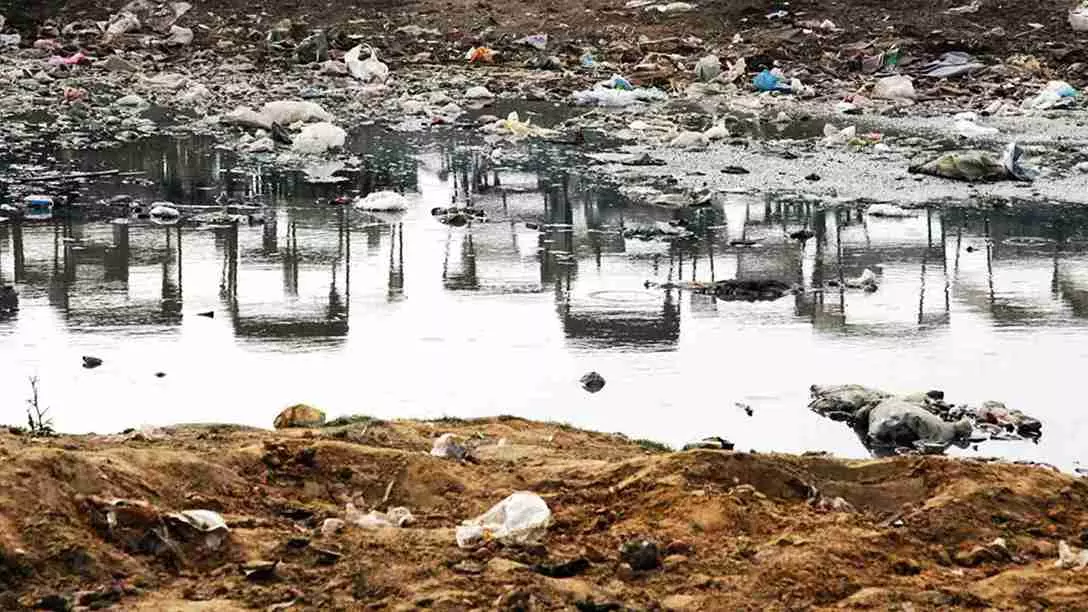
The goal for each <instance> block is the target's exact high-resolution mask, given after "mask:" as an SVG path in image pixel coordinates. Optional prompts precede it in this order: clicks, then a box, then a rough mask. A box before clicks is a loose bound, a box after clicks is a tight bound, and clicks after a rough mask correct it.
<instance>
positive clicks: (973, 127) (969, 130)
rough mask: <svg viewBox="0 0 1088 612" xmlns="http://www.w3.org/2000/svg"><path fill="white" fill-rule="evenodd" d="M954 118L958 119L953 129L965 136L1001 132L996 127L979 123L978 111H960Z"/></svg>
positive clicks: (988, 134) (974, 136)
mask: <svg viewBox="0 0 1088 612" xmlns="http://www.w3.org/2000/svg"><path fill="white" fill-rule="evenodd" d="M953 119H955V120H956V123H955V124H954V125H953V126H952V129H953V130H955V132H956V133H957V134H959V135H960V136H962V137H964V138H981V137H983V136H994V135H996V134H997V133H998V132H999V130H998V129H997V128H995V127H987V126H983V125H979V124H978V115H977V114H976V113H960V114H958V115H956V116H955V117H953Z"/></svg>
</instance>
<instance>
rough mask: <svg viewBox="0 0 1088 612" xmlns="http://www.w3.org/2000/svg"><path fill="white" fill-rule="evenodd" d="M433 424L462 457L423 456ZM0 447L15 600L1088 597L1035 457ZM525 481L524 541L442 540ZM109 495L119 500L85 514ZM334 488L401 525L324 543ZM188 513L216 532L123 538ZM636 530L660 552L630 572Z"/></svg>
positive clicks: (544, 605) (1051, 601)
mask: <svg viewBox="0 0 1088 612" xmlns="http://www.w3.org/2000/svg"><path fill="white" fill-rule="evenodd" d="M444 433H452V434H455V435H456V436H458V438H459V439H461V440H465V441H466V442H465V443H466V444H468V445H470V446H472V447H473V452H472V454H473V460H472V462H464V461H457V460H454V459H446V458H439V457H433V456H430V455H429V454H428V452H427V451H428V450H429V449H430V448H431V445H432V444H431V443H432V442H433V440H434V439H436V438H437V437H438V436H439V435H440V434H444ZM0 453H2V454H3V456H4V457H5V461H4V462H3V463H2V464H0V480H2V481H3V482H5V483H8V484H7V485H6V486H5V488H4V492H3V494H0V516H4V517H5V522H4V524H3V525H4V528H3V531H2V532H0V534H2V537H3V540H2V542H0V550H2V555H0V583H2V584H3V586H4V588H3V591H4V595H3V597H4V607H5V609H11V610H16V609H31V608H34V607H35V606H39V607H40V606H47V607H48V608H49V609H71V608H69V607H67V606H80V608H77V609H87V608H90V609H98V608H101V607H111V606H115V607H117V608H118V609H126V610H152V609H156V610H165V609H169V610H204V609H216V610H242V609H271V608H275V609H284V610H328V609H337V610H348V609H360V608H363V607H365V608H367V609H389V610H399V609H404V610H407V609H417V608H419V607H426V608H429V609H436V610H467V609H510V610H514V609H547V610H553V609H555V610H558V609H574V608H577V609H580V610H584V609H594V610H598V609H609V610H660V609H668V610H717V609H722V607H728V608H730V609H753V610H754V609H764V610H793V609H858V610H860V609H874V607H875V608H880V609H886V608H887V606H888V605H894V606H909V607H912V609H915V610H948V609H967V608H979V607H984V608H998V609H1030V608H1037V607H1059V608H1065V609H1075V608H1076V607H1077V606H1078V605H1080V604H1079V602H1080V601H1081V600H1082V598H1083V596H1084V593H1085V592H1086V590H1088V573H1085V572H1083V571H1077V570H1070V569H1061V568H1058V567H1055V562H1056V560H1057V558H1058V553H1057V549H1058V546H1059V543H1060V542H1062V541H1066V542H1068V543H1070V544H1072V545H1073V546H1074V549H1079V548H1080V547H1082V546H1084V545H1086V544H1088V541H1086V540H1088V514H1086V511H1085V510H1084V508H1085V507H1088V506H1086V502H1088V485H1086V484H1085V481H1084V480H1083V479H1075V478H1072V477H1070V476H1066V475H1063V474H1060V473H1057V472H1054V471H1052V470H1049V469H1045V468H1039V467H1031V466H1019V465H1012V464H1002V463H989V462H981V461H976V460H952V459H947V458H942V457H900V458H895V459H884V460H870V461H849V460H840V459H835V458H831V457H828V456H823V455H806V456H789V455H776V454H755V453H747V452H731V451H714V450H693V451H685V452H662V451H661V450H659V447H656V446H654V445H652V444H650V443H647V442H640V441H632V440H628V439H626V438H623V437H622V436H618V435H610V434H600V433H592V432H586V431H581V430H577V429H574V428H572V427H569V426H565V425H559V424H548V423H536V422H531V421H525V420H522V419H518V418H515V417H499V418H492V419H478V420H471V421H465V420H458V419H447V420H440V421H429V422H421V421H379V420H374V419H369V418H365V417H358V418H354V419H343V420H340V421H338V422H334V423H332V424H330V426H327V427H324V428H318V429H301V430H282V431H261V430H254V429H248V428H239V427H235V426H229V425H201V426H179V427H170V428H162V429H154V430H152V429H144V430H141V431H134V432H130V433H127V434H119V435H114V436H60V437H57V438H39V439H28V438H26V437H23V436H16V435H11V434H4V435H2V436H0ZM522 490H524V491H531V492H534V493H536V494H538V495H540V496H542V497H543V499H544V500H545V501H546V502H547V504H548V506H549V508H550V510H551V512H552V515H553V521H552V523H551V525H550V526H549V527H548V529H547V533H546V535H545V536H544V537H543V540H542V542H541V543H540V544H538V545H534V546H528V547H521V546H505V545H502V544H500V543H498V542H494V543H491V544H487V545H483V546H481V547H479V548H473V549H460V548H458V546H457V544H456V543H455V541H454V537H453V535H454V534H453V528H454V527H456V526H457V525H458V524H459V523H460V522H461V521H462V520H465V519H469V518H472V517H474V516H476V515H478V514H480V513H481V512H483V511H484V510H486V509H487V508H488V507H490V506H491V505H493V504H495V503H496V502H498V501H499V500H501V499H502V498H503V497H505V496H507V495H509V494H510V493H512V492H515V491H522ZM118 499H121V500H126V501H125V502H124V505H125V506H126V507H129V508H134V509H136V510H138V512H136V513H135V514H133V513H132V512H133V511H127V513H126V514H124V515H121V514H118V515H117V517H119V518H117V519H115V521H116V522H115V523H110V525H113V526H112V527H111V526H110V525H105V524H103V525H98V524H97V523H96V522H95V521H96V520H97V519H95V516H98V515H96V514H95V512H96V511H95V510H94V508H96V507H102V506H101V504H106V503H108V504H111V505H113V506H116V504H117V502H116V501H114V500H118ZM349 502H350V503H352V504H353V505H354V506H356V507H357V508H359V509H360V510H361V511H369V510H378V511H385V510H387V509H389V508H392V507H404V508H407V509H408V510H410V512H411V514H412V515H413V516H414V522H412V523H411V524H407V525H405V526H403V527H394V528H381V529H367V528H364V527H360V526H357V525H352V524H350V523H349V524H348V525H346V526H344V527H342V528H341V529H340V530H339V531H337V532H335V533H332V532H328V531H327V530H326V533H324V534H323V533H322V528H323V527H327V525H326V522H327V521H326V519H343V518H344V517H345V505H346V504H347V503H349ZM195 509H205V510H211V511H213V512H215V513H217V514H218V515H220V516H222V517H223V519H224V520H225V522H226V525H227V527H228V528H229V536H228V537H227V539H226V540H225V543H223V544H218V543H217V544H216V547H215V548H214V549H212V548H207V547H204V546H203V545H202V544H201V542H202V540H199V539H197V540H193V539H184V538H183V539H176V538H177V537H178V536H176V535H174V534H175V532H174V531H170V532H169V533H170V534H171V536H169V537H171V538H173V539H170V542H172V544H171V545H170V546H168V547H166V548H161V547H159V548H156V547H151V548H148V547H147V545H146V544H141V543H140V542H143V541H144V539H142V538H144V536H146V532H147V531H148V530H149V529H153V528H154V527H155V525H156V524H158V523H157V521H159V520H160V519H158V518H156V517H158V516H160V515H162V516H165V515H166V514H167V513H173V512H180V511H183V510H195ZM96 525H97V526H96ZM632 539H649V540H651V541H653V542H654V543H655V544H657V545H658V546H659V547H660V558H661V561H660V566H659V567H656V568H655V569H644V570H635V569H632V568H631V567H630V565H629V563H627V562H625V561H624V559H628V558H627V557H623V556H622V555H621V554H620V548H621V547H622V545H623V544H624V543H625V542H629V541H631V540H632ZM262 564H263V565H262ZM269 567H274V569H267V568H269ZM557 567H561V568H565V569H562V570H557V569H555V568H557ZM255 568H263V569H260V571H261V572H265V573H263V574H255V573H254V572H257V569H255ZM549 568H550V569H549ZM556 572H560V573H558V574H557V573H556ZM247 576H248V577H247ZM556 576H558V577H556Z"/></svg>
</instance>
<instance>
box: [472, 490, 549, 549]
mask: <svg viewBox="0 0 1088 612" xmlns="http://www.w3.org/2000/svg"><path fill="white" fill-rule="evenodd" d="M551 520H552V511H551V510H549V509H548V504H547V503H545V502H544V500H543V499H541V497H540V496H539V495H537V494H536V493H530V492H528V491H518V492H517V493H514V494H513V495H511V496H509V497H507V498H506V499H504V500H502V501H501V502H499V503H498V504H495V505H494V506H493V507H492V508H491V509H490V510H488V511H487V512H485V513H483V514H482V515H481V516H479V517H477V518H475V519H473V520H471V521H465V522H464V523H462V524H461V526H460V527H458V528H457V534H456V535H457V545H458V546H460V547H461V548H474V547H476V546H479V545H480V544H483V543H485V542H487V541H490V540H498V541H499V542H502V543H503V544H519V545H522V544H535V543H538V542H540V540H541V539H542V538H543V537H544V534H545V533H547V530H548V525H550V524H551Z"/></svg>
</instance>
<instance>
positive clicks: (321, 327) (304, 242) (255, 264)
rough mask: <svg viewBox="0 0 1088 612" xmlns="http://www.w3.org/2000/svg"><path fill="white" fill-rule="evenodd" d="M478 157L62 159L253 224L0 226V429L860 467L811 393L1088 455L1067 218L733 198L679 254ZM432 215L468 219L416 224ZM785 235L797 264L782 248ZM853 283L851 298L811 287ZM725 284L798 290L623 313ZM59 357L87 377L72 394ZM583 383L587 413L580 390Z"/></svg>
mask: <svg viewBox="0 0 1088 612" xmlns="http://www.w3.org/2000/svg"><path fill="white" fill-rule="evenodd" d="M492 112H494V111H493V110H492ZM477 145H478V143H476V142H475V141H474V140H473V139H472V137H471V136H470V135H468V134H465V133H461V132H458V131H457V130H450V131H448V132H446V133H444V135H443V136H441V137H440V138H438V139H434V136H433V135H430V136H424V135H419V134H416V135H412V134H392V133H389V132H386V131H376V130H372V131H363V132H360V133H359V134H357V135H356V137H355V139H354V141H353V143H352V147H353V150H354V151H355V152H356V153H358V155H359V157H360V160H361V163H360V166H359V167H358V168H357V169H356V170H354V171H351V172H347V173H344V176H345V177H346V178H347V181H346V182H345V183H341V184H340V185H335V186H330V185H310V184H307V183H306V182H304V180H303V177H302V176H301V175H300V174H293V173H288V174H278V173H276V172H274V171H272V169H270V168H264V167H260V166H259V165H258V166H245V167H243V166H239V165H237V162H236V160H234V159H233V158H232V157H231V156H230V155H229V154H227V153H225V152H222V151H218V150H216V149H215V148H214V147H212V145H211V142H210V141H209V140H205V139H202V138H199V137H194V138H189V139H184V140H170V139H152V140H147V141H141V142H140V143H137V144H132V145H129V146H126V147H124V148H121V149H116V150H109V151H90V152H80V153H78V154H76V153H70V152H58V153H56V155H57V157H58V159H59V161H60V162H61V164H60V165H62V166H65V167H68V168H70V169H71V170H73V171H74V170H83V171H93V170H102V169H104V168H110V169H117V170H120V171H122V172H129V171H142V172H143V173H144V174H143V175H141V176H139V177H132V176H129V177H105V178H102V179H101V180H98V181H97V182H93V183H87V184H85V183H82V182H77V183H75V184H73V185H71V187H70V190H71V196H72V198H73V201H75V202H77V203H78V202H92V201H97V200H104V199H109V198H110V197H112V196H115V195H117V194H127V195H132V196H134V197H137V198H141V199H145V200H150V199H167V200H170V201H172V202H175V203H177V204H180V205H194V206H200V205H211V204H212V203H214V202H215V201H216V199H217V198H219V197H220V196H221V194H226V195H227V197H229V198H231V199H232V200H234V201H235V202H236V203H237V204H240V205H243V206H249V207H253V210H254V211H255V213H256V214H255V217H257V218H255V220H254V221H255V222H254V223H253V224H248V223H243V224H241V225H239V226H236V227H230V228H219V229H197V228H190V227H182V228H178V227H161V226H154V225H151V224H143V223H132V224H131V225H129V226H128V227H127V229H125V228H124V227H123V226H117V225H114V224H111V223H109V219H110V218H112V217H114V216H117V214H119V213H120V214H123V213H124V210H123V208H122V210H120V211H116V210H111V211H108V212H105V213H94V212H91V211H87V212H81V213H78V214H72V215H59V216H58V217H57V218H55V219H53V220H51V221H47V222H37V223H26V224H23V225H21V226H19V225H11V224H0V283H4V284H8V283H13V284H14V285H15V286H16V288H17V289H18V291H19V293H20V294H21V296H22V309H21V311H20V312H19V313H18V314H17V316H15V317H12V318H9V319H7V320H3V321H0V346H3V347H4V350H0V384H2V385H3V386H4V388H5V389H7V390H8V393H7V396H6V397H7V398H8V401H6V402H4V403H3V405H2V406H0V422H10V423H20V422H22V421H23V420H24V417H23V414H22V402H21V400H22V399H23V394H24V391H29V385H28V383H27V377H28V376H32V375H37V376H39V377H40V379H41V385H42V392H43V400H44V403H45V404H47V405H48V406H50V407H51V408H52V414H53V416H54V419H55V420H56V425H57V426H58V428H60V429H62V430H66V431H91V430H94V431H98V432H110V431H119V430H121V429H124V428H126V427H132V426H137V425H140V424H145V423H146V424H168V423H176V422H193V421H231V422H238V423H244V424H250V425H257V426H266V427H267V426H269V425H270V424H271V418H272V416H273V415H274V414H275V413H276V412H277V411H278V410H279V409H280V408H281V407H283V406H286V405H289V404H292V403H295V402H302V401H304V402H309V403H313V404H315V405H318V406H321V407H322V408H324V409H325V410H326V411H327V412H328V413H329V415H330V417H332V416H337V415H342V414H350V413H366V414H370V415H373V416H377V417H382V418H390V417H440V416H444V415H449V416H458V417H473V416H490V415H495V414H516V415H521V416H525V417H528V418H534V419H543V420H554V421H564V422H570V423H573V424H576V425H579V426H583V427H588V428H592V429H598V430H604V431H623V432H624V433H627V434H629V435H631V436H633V437H639V438H654V439H659V440H662V441H665V442H668V443H670V444H673V445H680V444H682V443H683V442H685V441H689V440H692V439H697V438H702V437H704V436H707V435H721V436H724V437H726V438H729V439H730V440H733V441H734V442H736V443H737V447H738V448H739V449H745V450H747V449H749V448H754V449H759V450H768V451H769V450H777V451H787V452H803V451H811V450H827V451H831V452H833V453H836V454H839V455H844V456H854V457H860V456H865V449H864V448H863V447H862V446H861V445H860V444H859V443H858V440H857V438H856V437H855V436H854V435H853V434H852V433H851V432H849V431H847V430H846V428H843V427H842V426H841V425H839V424H837V423H834V422H830V421H828V420H826V419H823V418H821V417H819V416H818V415H815V414H812V413H810V412H809V411H808V410H807V408H806V405H807V403H808V389H809V385H811V384H813V383H824V384H830V383H847V382H858V383H863V384H866V385H869V386H873V387H877V388H882V389H886V390H888V391H893V392H911V391H917V390H926V389H933V388H938V389H944V390H945V391H946V393H947V394H948V397H949V398H950V399H951V400H952V401H956V402H964V403H981V402H982V401H983V400H987V399H996V400H1001V401H1004V402H1005V403H1007V404H1008V405H1009V406H1010V407H1011V408H1020V409H1022V410H1024V411H1025V412H1027V413H1029V414H1031V415H1033V416H1036V417H1038V418H1039V419H1040V420H1042V421H1043V423H1044V436H1043V438H1042V440H1041V441H1040V442H1039V443H1038V444H1032V443H992V444H988V445H985V446H983V447H982V449H981V452H982V453H984V454H988V455H1001V456H1005V457H1009V458H1013V459H1032V460H1042V461H1048V462H1051V463H1054V464H1056V465H1059V466H1062V467H1063V468H1065V469H1071V466H1072V465H1073V464H1074V462H1075V461H1077V460H1079V459H1082V458H1083V457H1082V445H1081V444H1080V443H1079V437H1080V436H1079V432H1081V431H1084V430H1085V429H1086V428H1088V417H1086V415H1085V413H1084V411H1083V410H1082V409H1080V408H1079V407H1077V406H1076V405H1074V404H1071V403H1070V402H1069V399H1068V398H1069V397H1070V396H1072V394H1071V392H1070V378H1069V377H1070V376H1072V375H1073V374H1074V373H1075V372H1077V371H1079V370H1082V369H1084V368H1085V367H1086V366H1088V349H1084V348H1083V347H1085V346H1088V272H1085V270H1088V265H1086V264H1088V212H1082V211H1077V210H1068V209H1066V210H1063V211H1061V213H1060V214H1059V213H1058V212H1057V211H1053V210H1048V209H1045V208H1037V209H1025V210H1017V211H998V212H991V213H988V214H984V213H981V212H966V211H956V210H952V211H947V212H938V211H936V210H929V211H926V210H922V211H919V212H918V214H917V215H915V216H913V217H907V218H897V219H892V218H875V217H870V216H867V215H865V214H863V212H862V211H860V210H857V209H840V210H838V211H824V210H819V209H818V208H816V207H814V206H813V205H812V204H811V203H807V202H790V201H776V200H774V199H770V198H768V199H763V198H758V199H757V198H744V197H740V196H738V197H730V198H727V199H724V200H723V202H720V203H719V204H717V205H716V206H717V208H715V209H714V212H713V213H710V214H709V217H708V218H707V220H706V222H705V223H703V224H702V225H700V228H699V233H698V235H697V237H696V238H695V239H692V240H686V241H674V242H664V241H660V240H640V239H638V238H624V231H623V230H624V229H629V228H634V227H655V226H657V225H658V224H660V223H664V224H668V222H669V221H670V220H672V219H673V215H672V213H671V212H670V211H668V210H666V209H659V208H650V207H638V206H633V205H631V204H630V203H628V202H627V201H626V200H625V199H624V198H623V197H622V196H621V195H619V193H618V192H617V190H616V189H614V188H613V187H611V186H609V185H602V184H594V183H590V182H588V181H587V180H586V179H584V178H582V177H580V176H579V175H578V173H577V172H576V171H574V170H573V168H576V167H577V164H578V163H579V162H578V160H577V158H576V157H574V152H573V151H572V150H571V149H566V148H564V147H561V146H549V145H544V144H530V145H528V147H527V149H526V150H525V151H515V150H513V149H511V151H510V153H509V155H507V156H505V157H503V158H502V159H501V160H500V161H499V162H497V163H496V162H493V161H490V160H491V156H490V154H489V153H488V152H487V151H486V150H484V149H481V148H480V147H479V146H477ZM43 160H44V158H43ZM353 189H354V190H359V191H363V192H369V191H372V190H375V189H394V190H398V191H402V192H405V193H409V194H418V203H417V204H415V205H414V206H413V207H412V208H411V209H410V210H409V211H407V212H406V213H403V214H401V215H393V216H390V215H386V214H382V215H368V214H363V213H360V212H358V211H354V210H350V209H345V208H343V207H340V206H336V205H331V204H329V203H328V202H329V201H330V200H331V199H332V198H333V197H335V195H336V194H338V193H341V192H343V191H350V190H353ZM451 203H455V204H458V205H467V204H471V205H472V206H475V207H477V208H482V209H484V210H485V211H486V212H487V214H488V216H489V218H490V219H491V221H490V222H488V223H484V224H475V225H471V226H468V227H463V228H453V227H449V226H446V225H442V224H441V223H439V222H438V221H437V220H436V219H435V218H433V217H432V216H431V214H430V210H431V209H432V208H434V207H446V206H450V205H451ZM260 218H263V223H262V222H260ZM535 227H540V228H542V229H541V230H539V231H538V230H536V229H533V228H535ZM804 228H808V229H811V230H812V231H813V232H814V234H815V236H814V238H813V239H810V240H807V241H806V242H805V243H804V244H803V245H802V244H800V243H799V242H797V241H796V240H792V239H790V238H789V234H790V233H792V232H796V231H797V230H800V229H804ZM866 268H870V269H873V270H874V271H876V272H877V274H878V278H879V280H880V288H879V290H878V291H876V292H874V293H865V292H863V291H855V290H838V289H834V290H825V291H822V292H816V291H812V290H811V289H813V288H816V287H822V286H823V285H824V284H825V281H826V280H829V279H835V278H847V277H852V276H857V275H859V274H860V273H861V272H862V271H864V270H865V269H866ZM731 278H745V279H765V280H778V281H782V282H786V283H790V284H794V283H796V284H800V285H803V286H805V287H806V288H808V289H810V290H809V291H806V292H804V293H802V294H799V295H797V296H790V297H786V298H782V299H779V300H776V301H770V302H753V303H748V302H724V301H719V300H716V299H715V298H714V297H712V296H706V295H692V294H689V293H686V292H680V291H676V290H653V289H646V286H647V285H646V283H647V281H650V282H651V283H669V282H677V281H682V280H686V281H691V280H698V281H710V280H723V279H731ZM207 312H211V313H214V316H213V317H210V318H209V317H207V316H201V314H202V313H207ZM82 355H94V356H98V357H101V358H102V359H103V360H104V361H105V364H104V365H103V366H102V367H100V368H97V369H95V370H84V369H83V368H82V367H81V359H80V357H81V356H82ZM591 370H595V371H598V372H601V373H602V374H603V375H604V377H605V378H606V379H607V381H608V386H607V388H606V389H605V391H604V392H602V393H599V394H595V395H591V394H587V393H585V392H584V391H582V389H581V387H580V386H579V384H578V379H579V378H580V377H581V376H582V375H583V374H584V373H585V372H587V371H591ZM157 372H163V373H165V374H166V375H165V376H164V377H162V378H157V377H156V376H155V373H157ZM737 402H740V403H743V404H747V405H749V406H751V407H752V409H753V415H752V416H748V415H747V414H746V413H745V412H744V411H742V410H738V409H736V408H735V407H734V404H735V403H737ZM784 425H785V426H784ZM952 452H953V453H954V454H974V453H976V451H973V450H972V449H966V450H958V449H957V450H955V451H952Z"/></svg>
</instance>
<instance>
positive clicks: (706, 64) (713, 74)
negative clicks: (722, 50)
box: [695, 55, 722, 83]
mask: <svg viewBox="0 0 1088 612" xmlns="http://www.w3.org/2000/svg"><path fill="white" fill-rule="evenodd" d="M721 73H722V62H721V60H720V59H718V56H717V55H707V56H705V57H703V58H702V59H700V60H699V61H698V62H696V63H695V78H697V79H699V80H700V81H702V82H704V83H707V82H709V81H712V80H714V79H715V78H717V77H718V75H720V74H721Z"/></svg>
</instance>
